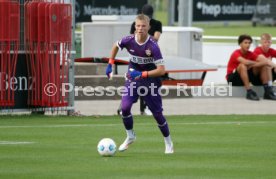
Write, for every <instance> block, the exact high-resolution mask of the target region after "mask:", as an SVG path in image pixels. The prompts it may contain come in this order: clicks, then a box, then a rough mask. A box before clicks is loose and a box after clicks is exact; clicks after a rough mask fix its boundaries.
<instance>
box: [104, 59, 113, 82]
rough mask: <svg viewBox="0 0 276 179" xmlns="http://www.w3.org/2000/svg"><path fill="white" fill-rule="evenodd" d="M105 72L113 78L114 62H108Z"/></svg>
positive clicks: (108, 76)
mask: <svg viewBox="0 0 276 179" xmlns="http://www.w3.org/2000/svg"><path fill="white" fill-rule="evenodd" d="M105 74H106V76H107V78H108V79H111V78H112V64H110V63H109V64H108V65H107V67H106V70H105Z"/></svg>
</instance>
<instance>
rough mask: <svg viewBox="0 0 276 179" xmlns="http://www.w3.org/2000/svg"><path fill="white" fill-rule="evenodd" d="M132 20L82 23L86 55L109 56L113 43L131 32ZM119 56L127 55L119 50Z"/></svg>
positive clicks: (83, 48) (84, 54)
mask: <svg viewBox="0 0 276 179" xmlns="http://www.w3.org/2000/svg"><path fill="white" fill-rule="evenodd" d="M131 23H132V22H93V23H83V24H82V50H81V56H82V58H84V57H109V56H110V52H111V48H112V45H113V44H114V43H115V42H116V41H118V40H119V39H121V38H122V37H124V36H126V35H127V34H129V32H130V26H131ZM118 56H127V52H126V51H119V53H118Z"/></svg>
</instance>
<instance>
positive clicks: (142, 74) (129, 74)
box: [126, 69, 148, 80]
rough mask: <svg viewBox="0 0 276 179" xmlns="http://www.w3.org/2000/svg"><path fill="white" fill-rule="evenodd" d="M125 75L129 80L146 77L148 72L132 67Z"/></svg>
mask: <svg viewBox="0 0 276 179" xmlns="http://www.w3.org/2000/svg"><path fill="white" fill-rule="evenodd" d="M126 76H127V78H128V79H129V80H138V79H140V78H147V77H148V72H147V71H143V72H140V71H137V70H134V69H129V70H128V72H127V75H126Z"/></svg>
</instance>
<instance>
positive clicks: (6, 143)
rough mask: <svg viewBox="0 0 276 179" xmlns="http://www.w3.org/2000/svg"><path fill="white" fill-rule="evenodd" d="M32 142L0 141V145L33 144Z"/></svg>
mask: <svg viewBox="0 0 276 179" xmlns="http://www.w3.org/2000/svg"><path fill="white" fill-rule="evenodd" d="M33 143H34V142H16V141H0V145H24V144H33Z"/></svg>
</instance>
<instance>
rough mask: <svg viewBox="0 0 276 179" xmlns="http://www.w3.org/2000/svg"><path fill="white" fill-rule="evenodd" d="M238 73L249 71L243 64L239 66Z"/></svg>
mask: <svg viewBox="0 0 276 179" xmlns="http://www.w3.org/2000/svg"><path fill="white" fill-rule="evenodd" d="M238 71H239V72H241V71H247V66H246V65H245V64H243V63H240V64H239V66H238Z"/></svg>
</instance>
